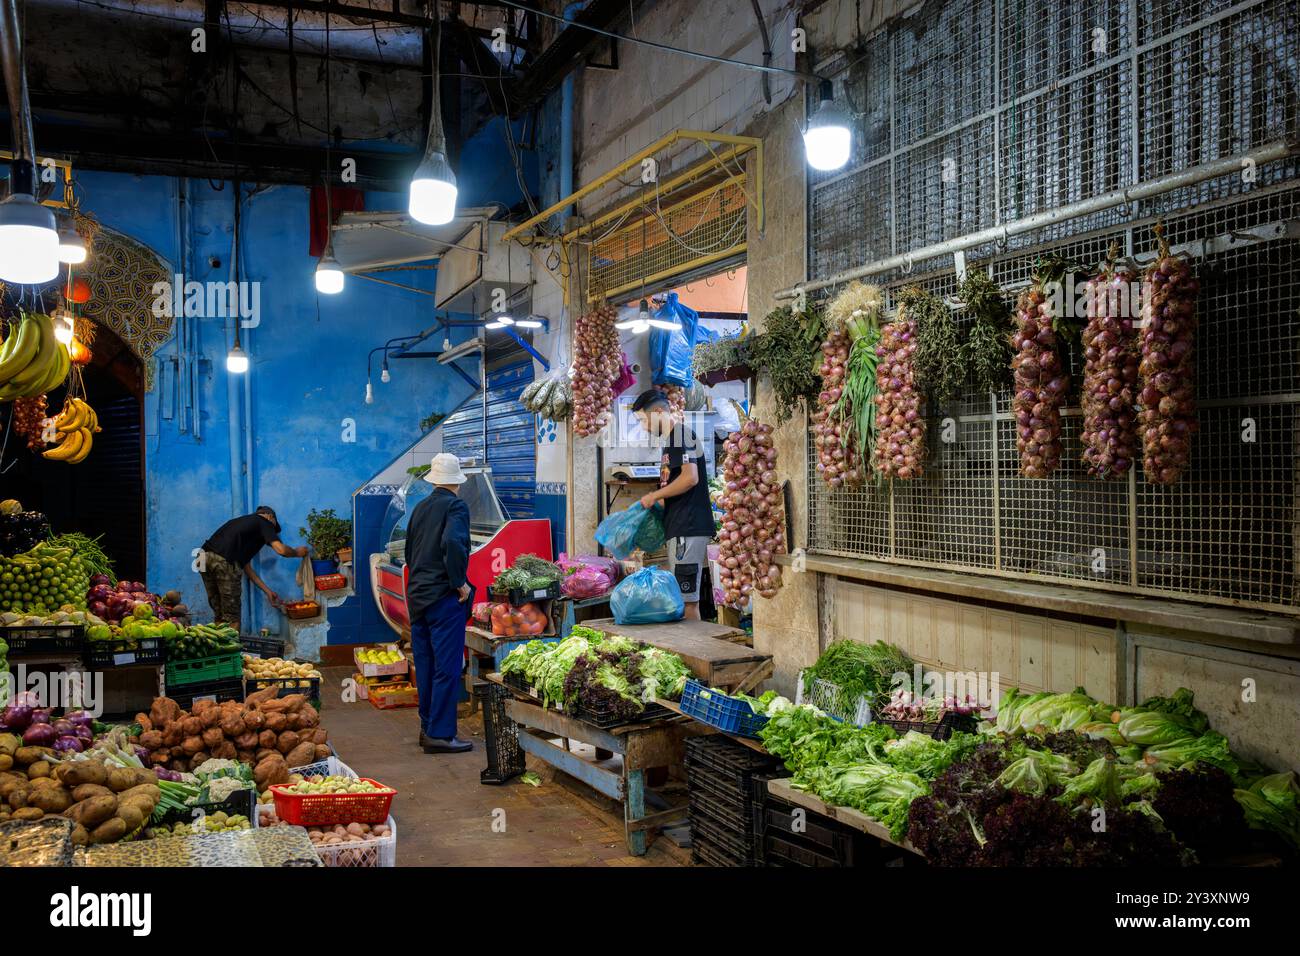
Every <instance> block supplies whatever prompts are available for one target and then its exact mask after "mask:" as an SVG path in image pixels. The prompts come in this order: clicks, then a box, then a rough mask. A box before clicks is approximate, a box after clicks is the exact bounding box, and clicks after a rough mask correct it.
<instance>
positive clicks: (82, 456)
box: [68, 429, 95, 465]
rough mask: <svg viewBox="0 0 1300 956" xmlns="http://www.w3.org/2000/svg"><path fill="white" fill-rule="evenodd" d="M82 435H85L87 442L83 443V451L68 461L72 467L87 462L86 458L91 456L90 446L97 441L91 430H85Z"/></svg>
mask: <svg viewBox="0 0 1300 956" xmlns="http://www.w3.org/2000/svg"><path fill="white" fill-rule="evenodd" d="M80 434H82V435H85V436H86V440H85V441H84V442H82V443H81V450H80V451H78V452H77V453H76V454H75V455H73V456H72V457H71V458H69V459H68V464H70V465H77V464H80V463H81V462H83V461H85V460H86V456H87V455H89V454H90V446H91V445H93V444H94V443H95V439H94V437H93V436H92V435H91V433H90V429H84V430H83V431H82V432H81V433H80Z"/></svg>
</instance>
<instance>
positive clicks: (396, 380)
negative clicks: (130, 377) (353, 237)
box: [79, 125, 535, 630]
mask: <svg viewBox="0 0 1300 956" xmlns="http://www.w3.org/2000/svg"><path fill="white" fill-rule="evenodd" d="M501 132H502V131H501V128H500V127H499V125H498V126H494V127H489V128H488V129H486V130H484V131H483V132H482V133H480V134H479V136H478V137H476V138H475V139H474V140H472V141H471V142H470V143H468V144H466V147H465V160H464V161H463V162H462V166H463V168H464V169H465V170H466V172H465V173H464V174H462V176H461V202H462V204H464V205H467V206H469V205H484V204H487V203H489V202H491V201H499V202H502V203H504V204H506V205H513V204H514V203H516V202H518V201H519V199H520V192H519V186H518V184H517V182H516V180H515V175H514V171H513V167H512V166H511V165H510V161H509V157H508V154H507V150H506V147H505V145H504V140H503V138H502V135H501ZM530 175H531V177H532V178H535V168H534V169H533V171H532V173H531V174H530ZM79 185H80V192H81V202H82V207H83V208H84V209H86V210H87V211H89V212H92V213H93V214H94V215H95V216H96V217H97V218H98V219H99V220H100V221H101V222H103V223H104V224H105V225H106V226H108V227H110V228H112V229H115V230H117V231H119V232H122V233H125V234H127V235H128V236H131V237H132V238H134V239H136V240H138V241H139V242H142V243H144V244H145V245H147V246H149V247H150V248H151V249H153V250H154V251H155V252H157V253H158V254H159V255H160V256H161V257H162V258H163V259H165V260H166V261H167V263H168V264H169V265H171V266H173V267H176V266H177V264H178V263H179V262H180V261H181V258H182V256H181V247H182V243H184V244H185V245H186V247H187V249H186V255H185V259H186V260H187V261H188V263H189V268H188V269H187V274H186V276H185V278H186V279H187V280H197V281H199V282H204V281H208V280H213V281H221V282H224V281H227V280H228V279H229V278H230V271H229V269H230V262H231V242H232V234H233V228H234V209H233V200H232V191H231V190H232V186H231V184H230V183H224V184H217V185H218V186H220V187H221V188H219V189H214V188H213V185H212V184H210V183H209V182H208V181H207V180H203V179H200V180H190V181H189V182H188V197H189V204H190V214H189V222H188V229H187V230H186V233H187V234H186V235H184V236H182V235H181V226H180V222H181V219H180V216H179V212H178V210H179V203H178V194H179V193H180V188H181V187H180V183H179V181H178V180H175V179H172V178H167V177H149V176H131V175H124V174H115V173H97V172H93V171H85V172H82V173H81V174H80V176H79ZM245 188H246V189H247V188H248V187H245ZM405 202H406V197H405V195H399V194H391V193H369V194H367V196H366V208H367V209H370V210H385V209H388V210H392V209H403V208H405ZM241 216H242V224H241V238H242V241H241V259H242V267H241V278H243V279H245V280H248V281H256V282H259V283H260V295H261V302H260V307H261V322H260V325H259V326H258V327H257V328H253V329H246V330H244V331H243V332H242V333H241V336H242V340H243V345H244V348H245V350H246V351H247V352H248V353H249V354H250V357H251V360H252V367H251V369H250V372H249V374H248V376H247V380H248V388H247V390H245V387H244V381H243V380H244V378H245V377H244V376H230V375H228V373H227V372H226V368H225V354H226V352H227V350H228V349H229V347H230V344H231V341H232V334H233V332H232V330H233V326H231V325H230V324H229V323H228V322H226V321H224V320H222V319H219V318H212V319H202V320H199V321H198V322H197V324H196V330H195V337H196V342H195V347H196V348H197V349H198V350H199V351H200V352H201V354H202V357H203V358H204V359H206V360H207V363H206V364H205V365H204V366H202V369H203V372H202V374H201V376H200V388H201V396H200V400H199V403H198V412H199V416H200V418H199V424H200V436H199V437H198V438H196V437H195V436H194V435H193V433H192V431H191V432H190V433H182V431H181V429H180V427H179V421H178V419H177V417H176V416H175V415H174V414H173V411H172V409H173V404H174V403H173V401H172V399H171V397H170V396H169V395H167V394H166V392H167V390H168V389H169V388H170V379H169V378H168V376H167V375H165V374H158V371H157V370H164V371H165V368H166V366H168V365H169V364H170V362H171V361H172V359H173V357H174V356H176V354H177V350H178V343H177V342H176V340H175V339H173V340H172V341H170V342H168V343H167V344H166V345H164V346H163V347H162V348H161V349H159V351H158V352H157V354H156V355H155V358H154V362H155V366H156V373H155V374H156V377H157V383H158V384H156V385H155V388H154V389H153V390H152V391H150V392H148V393H147V394H146V398H145V446H146V447H145V461H146V475H147V478H146V515H147V518H146V521H147V541H148V574H147V580H148V584H149V586H150V588H151V589H153V590H156V591H159V592H161V591H165V590H168V589H171V588H176V589H178V590H180V591H181V592H182V593H183V594H184V597H185V601H186V602H187V603H188V604H190V606H191V607H192V608H193V609H194V610H195V612H196V618H197V619H199V620H208V619H210V616H209V612H208V607H207V601H206V598H205V597H204V592H203V587H202V582H201V580H200V578H199V576H198V574H197V573H195V571H194V570H192V568H191V561H192V557H191V555H192V551H193V549H195V548H197V547H199V546H200V545H201V544H202V543H203V541H204V540H205V539H206V538H207V536H208V535H209V534H210V533H211V532H212V531H213V530H215V529H216V528H217V527H218V526H219V525H220V524H221V523H222V522H223V521H225V520H227V519H228V518H229V517H231V516H232V515H234V514H241V513H246V512H248V511H251V510H252V508H253V507H254V506H256V505H258V504H269V505H271V506H272V507H274V508H275V509H276V511H277V513H278V515H279V518H280V523H281V526H282V529H283V537H284V540H285V542H286V543H288V544H291V545H295V544H299V543H302V539H301V537H300V535H299V534H298V528H299V526H300V525H302V524H304V523H305V521H306V515H307V512H308V511H310V510H311V509H312V508H331V507H332V508H334V509H335V511H336V512H337V513H338V514H340V515H343V516H347V515H349V514H350V511H351V494H352V492H353V491H354V490H356V489H357V487H358V486H360V485H361V484H362V483H363V482H364V481H365V480H366V479H367V478H369V477H370V476H371V475H372V474H374V473H375V471H377V470H378V469H379V468H381V467H382V466H383V465H385V464H386V463H387V462H389V461H390V460H391V459H392V458H393V456H394V455H395V454H396V453H397V452H398V451H400V450H401V449H403V448H405V447H406V446H407V445H409V444H410V442H411V441H413V440H414V439H415V438H416V437H417V435H418V429H419V421H420V419H422V418H424V417H425V416H427V415H429V414H430V413H431V412H444V413H446V412H449V411H450V410H451V409H453V408H455V407H456V405H457V404H459V403H460V402H461V401H462V400H464V398H465V397H466V396H467V395H468V394H469V393H470V392H471V391H472V390H471V389H470V387H469V386H468V385H467V384H466V383H465V382H464V381H463V380H462V379H461V378H460V377H459V376H457V375H456V374H455V373H454V372H452V371H450V370H449V369H446V368H444V367H442V366H440V365H438V364H437V363H436V362H434V361H432V360H418V359H413V360H407V361H394V362H392V363H391V366H392V381H391V382H390V383H388V384H381V383H380V380H379V369H378V365H377V364H376V366H375V369H374V375H373V382H374V389H375V401H374V404H372V405H366V404H365V403H364V395H365V380H366V368H365V365H366V355H367V353H368V352H369V350H370V349H371V348H374V347H375V346H378V345H381V344H382V343H383V342H384V341H385V340H387V339H390V338H393V337H395V336H401V335H409V334H411V333H414V332H417V331H419V330H421V329H424V328H426V327H428V326H429V325H431V324H433V321H434V316H433V303H432V299H431V298H428V297H425V296H420V295H417V294H414V293H411V292H408V291H404V290H401V289H396V288H392V287H390V286H385V285H380V284H377V283H372V282H367V281H365V280H362V279H357V278H355V277H349V279H348V282H347V288H346V289H345V290H344V291H343V293H342V294H340V295H337V296H320V297H318V296H317V294H316V291H315V286H314V281H313V270H314V267H315V261H314V259H312V258H311V257H310V256H309V255H308V231H309V221H308V190H307V189H306V188H302V187H292V186H272V187H262V188H260V189H257V190H255V191H253V194H252V195H251V196H249V197H248V198H246V199H245V201H244V203H243V206H242V211H241ZM211 257H216V258H217V259H219V260H220V263H221V264H220V266H219V267H216V268H213V267H211V266H210V265H209V261H210V258H211ZM435 276H436V273H435V272H434V270H413V271H406V272H398V273H389V274H387V275H386V277H388V278H392V279H393V280H394V281H398V282H403V283H406V284H408V285H413V286H417V287H420V288H427V289H432V288H433V285H434V281H435ZM458 333H459V334H458V335H453V336H452V340H453V341H459V340H460V339H461V338H463V337H465V336H467V335H468V334H470V333H469V332H468V331H466V330H458ZM231 378H233V379H235V383H234V384H235V388H233V389H230V391H232V392H233V399H234V401H236V402H237V403H240V404H241V405H242V404H244V403H247V404H248V407H249V408H250V410H251V411H250V414H249V415H248V419H249V420H250V421H251V425H252V435H251V446H252V457H251V461H250V462H249V463H248V464H249V468H250V470H251V476H252V478H251V488H252V492H251V498H249V497H248V496H246V494H245V488H244V486H243V484H242V483H241V482H238V481H233V482H232V475H231V444H232V439H233V440H235V441H240V442H241V443H242V442H243V441H245V438H244V436H243V435H242V434H237V433H235V432H233V431H232V429H231V420H232V416H231V414H230V407H231V406H230V401H231V398H232V396H231V395H230V394H229V393H228V386H229V385H230V383H229V382H228V379H231ZM235 420H236V421H238V418H237V417H236V419H235ZM349 420H350V421H351V422H353V423H355V439H354V440H347V439H348V438H349V437H350V436H348V435H346V434H345V427H346V423H347V421H349ZM297 565H298V561H297V560H296V559H293V560H286V559H282V558H278V557H277V556H276V555H274V554H273V553H272V552H270V551H269V550H267V551H264V552H263V553H262V556H261V557H259V558H258V559H257V560H256V563H255V568H256V570H257V571H258V573H259V574H260V575H261V577H262V578H263V579H264V580H265V581H266V583H267V584H268V586H270V587H271V588H272V589H273V590H275V591H277V592H279V593H280V594H281V595H297V594H298V593H299V589H298V587H297V585H296V584H295V583H294V573H295V571H296V569H297ZM365 600H366V601H369V598H368V596H367V597H366V598H365ZM349 603H352V602H349ZM246 604H248V605H249V609H248V611H246V614H245V625H246V627H250V628H252V629H254V630H256V629H257V628H260V627H261V626H263V625H265V626H268V627H270V628H272V630H277V629H278V628H279V625H280V622H281V620H282V619H281V618H280V616H279V614H277V613H275V612H273V611H272V610H271V609H270V608H269V607H268V606H267V604H266V601H265V599H264V598H262V596H261V593H260V592H255V593H254V598H253V600H252V601H251V602H246ZM355 613H356V612H355V611H352V612H350V613H349V614H344V615H343V619H340V621H339V624H340V625H343V626H344V628H345V629H346V627H347V624H350V623H352V622H351V615H352V614H355Z"/></svg>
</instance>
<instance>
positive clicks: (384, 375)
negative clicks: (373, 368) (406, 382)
mask: <svg viewBox="0 0 1300 956" xmlns="http://www.w3.org/2000/svg"><path fill="white" fill-rule="evenodd" d="M392 380H393V376H391V375H389V374H388V359H384V367H383V368H381V369H380V370H379V381H381V382H383V383H384V384H388V383H389V382H391V381H392Z"/></svg>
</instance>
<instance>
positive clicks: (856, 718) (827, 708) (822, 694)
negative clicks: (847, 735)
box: [794, 671, 871, 727]
mask: <svg viewBox="0 0 1300 956" xmlns="http://www.w3.org/2000/svg"><path fill="white" fill-rule="evenodd" d="M803 685H804V677H803V671H800V672H799V682H798V686H797V687H796V688H795V695H794V702H795V703H796V704H811V705H812V706H814V707H816V708H817V709H818V710H821V711H824V712H826V713H827V714H829V715H830V716H832V717H834V718H836V719H837V720H842V721H848V722H849V723H851V724H856V725H857V726H858V727H865V726H866V725H867V724H869V723H871V704H870V703H868V702H867V699H866V698H865V697H860V696H853V695H850V694H846V693H844V691H843V689H841V687H840V685H839V684H836V683H834V682H833V681H828V680H824V679H822V678H820V677H818V678H815V679H814V680H813V682H812V689H811V690H810V691H809V692H808V693H806V694H805V693H804V689H803Z"/></svg>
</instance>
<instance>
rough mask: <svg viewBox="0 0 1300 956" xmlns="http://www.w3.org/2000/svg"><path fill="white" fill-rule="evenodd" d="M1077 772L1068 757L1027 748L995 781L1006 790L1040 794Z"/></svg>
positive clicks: (1076, 768)
mask: <svg viewBox="0 0 1300 956" xmlns="http://www.w3.org/2000/svg"><path fill="white" fill-rule="evenodd" d="M1078 772H1079V768H1078V767H1077V766H1075V764H1074V762H1073V761H1072V760H1070V758H1069V757H1063V756H1062V755H1060V754H1054V753H1051V752H1049V751H1046V750H1029V751H1026V753H1025V755H1024V756H1023V757H1021V758H1020V759H1019V760H1013V761H1012V762H1011V763H1009V764H1008V765H1007V767H1006V769H1005V770H1003V771H1002V773H1000V774H998V778H997V780H996V781H995V782H996V783H998V784H1000V785H1002V786H1004V787H1006V788H1007V789H1008V790H1018V791H1020V792H1021V793H1029V794H1033V795H1034V796H1042V795H1043V794H1044V793H1045V792H1047V788H1048V787H1051V786H1053V785H1055V784H1058V783H1060V782H1061V781H1062V780H1064V779H1065V778H1067V777H1071V776H1073V775H1074V774H1076V773H1078Z"/></svg>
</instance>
